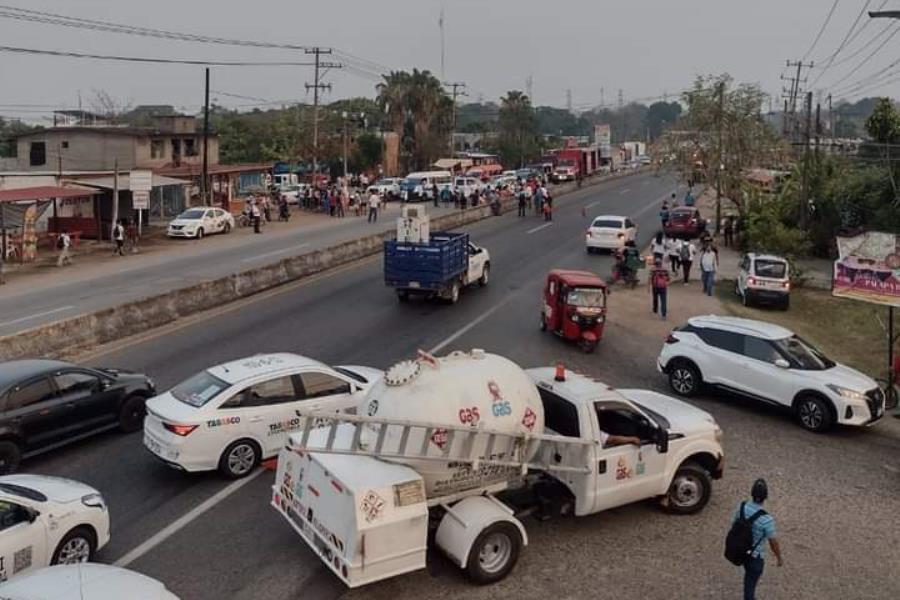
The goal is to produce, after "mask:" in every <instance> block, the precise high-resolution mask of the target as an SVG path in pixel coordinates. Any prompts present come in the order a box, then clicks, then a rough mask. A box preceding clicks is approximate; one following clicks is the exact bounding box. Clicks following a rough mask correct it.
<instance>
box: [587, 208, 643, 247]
mask: <svg viewBox="0 0 900 600" xmlns="http://www.w3.org/2000/svg"><path fill="white" fill-rule="evenodd" d="M636 239H637V226H636V225H635V224H634V223H633V222H632V221H631V219H629V218H628V217H618V216H614V215H603V216H600V217H597V218H595V219H594V220H593V221H592V222H591V226H590V227H588V230H587V232H585V234H584V244H585V246H586V247H587V251H588V252H589V253H590V252H593V251H595V250H616V249H618V248H623V247H624V246H625V242H630V241H632V242H633V241H635V240H636Z"/></svg>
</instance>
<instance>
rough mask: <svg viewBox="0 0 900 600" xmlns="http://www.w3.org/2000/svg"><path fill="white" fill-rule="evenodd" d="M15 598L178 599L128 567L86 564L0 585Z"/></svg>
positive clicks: (46, 570) (40, 571)
mask: <svg viewBox="0 0 900 600" xmlns="http://www.w3.org/2000/svg"><path fill="white" fill-rule="evenodd" d="M0 598H11V599H12V598H14V599H15V600H122V599H124V598H128V600H178V597H177V596H176V595H175V594H173V593H172V592H170V591H168V590H167V589H166V586H164V585H163V584H162V583H160V582H159V581H156V580H155V579H151V578H150V577H147V576H146V575H141V574H140V573H135V572H134V571H129V570H127V569H121V568H119V567H113V566H110V565H101V564H99V563H85V564H77V565H59V566H56V567H47V568H44V569H38V570H37V571H33V572H31V573H28V574H27V575H23V576H22V577H18V578H16V579H15V581H9V582H7V583H4V584H3V585H0Z"/></svg>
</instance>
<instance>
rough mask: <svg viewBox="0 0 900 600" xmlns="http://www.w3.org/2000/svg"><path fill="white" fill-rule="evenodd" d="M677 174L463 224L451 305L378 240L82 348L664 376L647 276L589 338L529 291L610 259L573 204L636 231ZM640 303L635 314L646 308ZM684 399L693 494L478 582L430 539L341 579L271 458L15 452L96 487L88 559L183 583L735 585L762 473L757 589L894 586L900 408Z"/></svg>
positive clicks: (316, 587)
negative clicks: (377, 578) (268, 465)
mask: <svg viewBox="0 0 900 600" xmlns="http://www.w3.org/2000/svg"><path fill="white" fill-rule="evenodd" d="M673 189H674V183H673V182H672V181H670V180H666V179H663V178H657V177H655V176H653V175H639V176H635V177H631V178H626V179H622V180H616V181H611V182H607V183H604V184H601V185H598V186H595V187H591V188H585V189H584V190H580V191H578V192H574V193H572V194H569V195H566V196H563V197H560V198H559V199H557V202H556V203H555V205H556V210H555V214H554V221H553V222H552V224H551V225H548V226H545V223H544V222H543V221H542V220H540V219H538V218H537V217H533V216H529V217H527V218H518V217H516V216H515V214H514V213H513V214H509V215H505V216H503V217H499V218H491V219H488V220H485V221H482V222H480V223H477V224H475V225H473V226H471V227H469V228H467V231H469V233H470V234H471V237H472V240H473V241H474V242H475V243H478V244H480V245H483V246H485V247H487V248H488V249H489V251H490V253H491V259H492V261H491V262H492V270H491V282H490V284H489V285H488V286H487V287H485V288H477V287H475V288H471V289H468V290H466V291H465V292H464V293H463V295H462V297H461V299H460V301H459V303H458V304H457V305H455V306H450V305H446V304H441V303H432V302H417V301H413V302H410V303H408V304H401V303H398V302H397V300H396V297H395V295H394V293H393V292H392V291H391V290H389V289H387V288H385V287H384V285H383V282H382V272H381V263H380V260H379V259H372V260H367V261H363V262H361V263H357V264H355V265H352V266H350V267H347V268H343V269H340V270H338V271H336V272H334V273H331V274H328V275H325V276H320V277H317V278H313V279H311V280H308V281H305V282H300V283H297V284H293V285H290V286H287V287H285V288H283V289H281V290H278V291H277V292H275V293H268V294H264V295H261V296H259V297H256V298H253V299H251V300H250V301H246V302H243V303H240V304H238V305H235V306H233V307H229V308H226V309H223V310H218V311H216V312H215V313H214V314H210V315H206V317H205V318H199V319H193V320H189V321H188V322H186V323H181V324H178V325H177V326H171V327H167V328H165V329H163V330H160V331H159V332H155V333H152V334H150V335H148V336H145V337H144V338H142V339H140V340H134V341H130V342H128V343H126V344H123V345H122V346H121V347H115V348H107V349H105V354H97V355H95V356H94V357H92V359H91V360H90V361H89V362H90V363H91V364H104V365H110V366H120V367H126V368H133V369H139V370H143V371H145V372H147V373H149V374H150V375H152V376H153V377H154V378H155V379H156V381H157V383H158V384H159V386H160V387H168V386H171V385H173V384H175V383H177V382H178V381H179V380H181V379H183V378H185V377H187V376H189V375H191V374H193V373H195V372H197V371H199V370H201V369H203V368H205V367H207V366H210V365H213V364H216V363H220V362H223V361H226V360H231V359H235V358H239V357H242V356H246V355H250V354H254V353H258V352H268V351H291V352H296V353H300V354H306V355H309V356H312V357H315V358H318V359H320V360H322V361H324V362H328V363H335V364H363V365H371V366H375V367H380V368H387V367H388V366H390V365H391V364H393V363H394V362H396V361H397V360H399V359H402V358H407V357H410V356H412V355H413V354H414V353H415V351H416V350H417V349H419V348H422V349H426V350H432V351H436V352H440V353H443V352H448V351H451V350H454V349H470V348H473V347H480V348H485V349H487V350H488V351H492V352H496V353H499V354H502V355H505V356H508V357H509V358H511V359H513V360H515V361H516V362H518V363H519V364H521V365H523V366H526V367H531V366H538V365H548V364H551V363H553V362H554V361H556V360H563V361H565V362H566V363H567V364H569V365H570V366H572V367H573V368H577V369H579V370H581V371H583V372H587V373H589V374H591V375H594V376H597V377H599V378H601V379H603V380H605V381H607V382H608V383H610V384H613V385H618V386H630V387H653V388H658V389H665V387H664V386H665V382H664V380H663V379H662V378H661V377H660V376H659V375H658V374H657V373H656V371H655V367H654V360H655V357H656V355H657V353H658V351H659V347H660V344H661V343H662V336H661V335H657V334H656V333H653V334H649V335H648V334H647V333H646V332H645V331H644V330H643V329H641V327H638V326H637V324H636V322H635V321H633V320H634V319H637V320H640V319H643V318H644V316H635V315H637V314H638V313H640V311H639V310H638V308H637V307H638V306H639V305H641V306H644V304H643V303H649V294H647V292H646V290H634V291H631V292H626V291H620V290H616V291H615V292H614V293H613V302H615V304H613V305H612V308H611V314H610V321H611V322H612V323H611V324H610V326H608V328H607V334H606V335H605V337H604V339H603V340H602V341H601V343H600V346H599V347H598V349H597V351H596V353H595V354H592V355H584V354H582V353H581V352H580V351H579V350H578V349H577V348H576V347H575V346H574V345H571V344H567V343H565V342H563V341H562V340H560V339H558V338H556V337H554V336H552V335H550V334H546V333H541V332H540V331H539V330H538V317H539V312H538V310H539V300H540V289H541V285H542V282H543V276H544V275H545V273H546V272H547V271H548V270H549V269H551V268H554V267H570V268H590V269H592V270H594V271H595V272H597V273H600V274H601V275H606V274H608V273H609V269H610V266H611V260H610V258H609V257H606V256H598V255H588V254H586V253H585V249H584V240H583V234H584V229H585V227H586V226H587V222H588V218H586V217H584V216H582V210H583V209H584V210H585V211H586V213H587V215H588V217H590V216H596V215H599V214H622V215H628V216H630V217H631V218H632V219H633V220H635V221H636V222H637V224H638V227H639V242H640V243H639V245H640V246H643V245H644V244H646V243H647V242H648V241H649V239H650V237H651V236H652V235H653V233H654V232H655V231H656V225H657V223H658V221H657V212H658V209H659V205H660V203H661V201H662V199H663V198H664V197H667V196H668V195H669V193H671V192H672V191H673ZM687 289H689V288H685V290H687ZM676 291H678V292H679V293H686V292H682V290H676ZM694 293H696V294H698V295H699V293H698V292H696V290H694ZM616 306H619V307H621V308H620V309H616ZM646 306H647V309H646V312H643V313H640V314H641V315H645V316H646V318H647V319H650V318H651V317H652V315H650V314H649V304H647V305H646ZM616 310H620V313H619V314H617V312H616ZM627 314H630V315H631V316H627ZM626 317H627V318H626ZM628 319H632V321H629V320H628ZM617 320H618V321H617ZM656 325H657V326H662V324H661V323H656ZM693 402H695V403H696V404H697V405H699V406H700V407H702V408H704V409H705V410H708V411H710V412H711V413H713V414H714V415H715V417H716V418H717V420H718V421H719V422H720V424H721V425H722V427H723V429H724V430H725V435H726V442H725V443H726V454H727V466H726V476H725V478H724V479H723V480H721V481H720V482H717V483H716V485H715V487H714V491H713V498H712V500H711V502H710V504H709V506H708V507H707V508H706V510H704V511H703V512H701V513H700V514H698V515H694V516H691V517H675V516H670V515H667V514H665V513H662V512H661V511H659V510H658V509H657V508H656V506H655V505H654V504H653V503H650V502H647V503H640V504H636V505H631V506H627V507H622V508H619V509H615V510H612V511H608V512H606V513H602V514H600V515H594V516H591V517H584V518H580V519H577V520H576V519H562V520H558V521H552V522H546V523H537V522H534V521H527V522H526V527H527V528H528V532H529V537H530V545H529V546H528V547H527V548H526V549H525V551H524V552H523V556H522V558H521V559H520V561H519V564H518V566H517V567H516V570H515V571H514V572H513V574H512V575H511V576H510V577H509V578H507V579H506V580H504V581H503V582H501V583H499V584H497V585H494V586H490V587H485V588H479V587H474V586H472V585H470V584H469V583H468V581H467V580H466V579H465V578H464V577H463V576H462V575H461V573H460V572H459V571H458V570H457V569H456V568H455V567H454V566H452V565H451V564H450V563H449V562H448V561H447V560H446V559H444V558H443V557H442V556H440V555H439V554H437V553H432V556H431V557H430V563H429V569H428V570H427V571H422V572H419V573H414V574H409V575H405V576H401V577H397V578H394V579H392V580H389V581H385V582H381V583H377V584H374V585H371V586H367V587H365V588H362V589H360V590H353V591H350V590H347V589H346V588H344V587H343V585H342V584H341V583H340V582H339V581H338V580H337V579H336V578H334V577H333V576H332V575H331V573H330V571H328V570H327V569H326V568H325V567H324V566H322V565H321V564H320V561H319V559H318V558H317V557H316V556H315V555H313V554H312V552H310V551H309V550H308V549H307V548H306V546H305V544H304V543H303V541H302V540H301V539H300V538H299V537H298V536H297V535H295V534H294V533H293V530H292V529H291V528H290V527H289V526H288V524H287V523H285V522H283V521H282V519H281V517H280V516H279V515H277V514H276V513H275V512H274V510H272V509H271V508H269V506H268V500H269V494H270V489H269V488H270V486H271V484H272V482H273V478H274V477H273V473H272V472H270V471H262V470H261V471H259V472H258V473H255V474H254V475H253V476H251V478H249V479H245V480H243V481H239V482H236V483H231V482H225V481H223V480H221V479H220V478H219V477H218V476H217V475H216V474H200V475H197V474H185V473H180V472H177V471H175V470H172V469H170V468H168V467H166V466H164V465H162V464H160V463H159V462H157V461H156V460H155V459H154V458H153V457H151V456H150V455H149V453H147V452H146V451H145V450H144V449H143V446H142V443H141V434H134V435H120V434H117V433H108V434H103V435H101V436H99V437H95V438H92V439H88V440H85V441H83V442H80V443H78V444H76V445H72V446H68V447H66V448H63V449H59V450H56V451H54V452H51V453H48V454H46V455H43V456H41V457H37V458H34V459H31V460H30V461H27V462H26V463H25V464H24V466H23V467H24V470H26V471H29V472H40V473H47V474H53V475H61V476H66V477H71V478H73V479H77V480H81V481H85V482H87V483H89V484H91V485H94V486H96V487H97V488H98V489H100V490H101V491H102V492H103V493H104V495H105V496H106V498H107V500H108V502H109V505H110V510H111V516H112V527H113V529H112V542H111V543H110V545H109V546H108V547H107V548H106V549H104V550H103V552H102V553H101V555H100V559H101V560H102V561H104V562H111V563H114V562H119V563H120V564H127V566H129V567H130V568H134V569H136V570H138V571H141V572H143V573H146V574H148V575H150V576H152V577H156V578H158V579H160V580H162V581H164V582H165V583H166V584H167V585H168V586H169V588H170V589H172V590H173V591H174V592H175V593H177V594H178V595H179V596H181V597H182V598H185V599H190V600H204V599H220V598H234V599H250V598H266V599H270V600H278V599H293V598H303V599H304V600H306V599H309V600H318V599H337V598H348V599H357V598H360V599H362V598H365V599H366V600H370V599H382V598H383V599H385V600H388V599H390V600H395V599H397V598H510V597H518V598H548V597H555V598H558V599H560V600H562V599H566V598H638V597H640V598H661V599H662V598H665V599H667V600H668V599H677V598H724V597H732V598H733V597H738V596H739V591H740V573H739V571H738V570H737V569H736V568H734V567H731V566H730V565H728V564H727V563H726V562H725V560H724V558H722V547H723V540H724V534H725V530H726V528H727V525H728V521H729V518H730V515H731V513H732V511H733V510H734V507H735V505H736V503H737V502H738V501H739V500H740V499H741V498H742V496H743V495H744V494H746V492H747V490H749V487H750V483H751V482H752V480H753V479H754V478H755V477H757V476H760V475H762V476H765V477H767V478H768V479H769V482H770V486H771V488H772V497H771V501H770V504H771V506H770V510H771V511H772V512H773V514H775V516H776V519H777V520H778V521H777V522H778V526H779V535H780V536H781V538H782V547H783V548H784V552H785V556H786V561H787V566H785V567H784V568H783V569H781V570H779V569H777V568H776V567H775V566H774V564H772V563H770V564H768V565H767V567H766V573H765V574H764V576H763V582H762V584H761V587H760V595H761V596H763V597H778V598H786V597H792V598H889V597H898V595H900V579H898V578H897V577H896V573H894V571H895V570H896V568H897V565H900V549H898V547H897V541H898V538H900V536H898V533H897V532H898V531H900V528H898V526H897V524H896V523H897V517H898V514H900V511H898V508H900V503H898V500H897V488H898V483H900V476H898V471H897V469H896V467H897V466H898V461H897V456H898V450H900V428H898V427H896V422H893V420H892V422H891V423H884V424H880V425H878V426H877V427H875V428H871V429H868V430H846V431H845V430H839V431H838V432H836V433H834V434H831V435H827V436H819V435H813V434H808V433H806V432H803V431H801V430H800V429H799V428H798V427H797V426H796V425H795V424H793V423H792V422H791V421H790V419H788V418H786V417H785V416H784V415H782V414H780V413H778V412H776V411H772V410H770V409H766V408H764V407H760V406H756V405H751V404H748V403H747V402H746V401H738V400H735V399H721V398H719V399H711V398H700V399H697V400H695V401H693Z"/></svg>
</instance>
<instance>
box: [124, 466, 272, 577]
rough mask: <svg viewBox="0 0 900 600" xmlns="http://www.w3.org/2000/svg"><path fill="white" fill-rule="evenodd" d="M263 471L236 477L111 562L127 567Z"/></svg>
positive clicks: (263, 470) (257, 470)
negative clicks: (240, 477)
mask: <svg viewBox="0 0 900 600" xmlns="http://www.w3.org/2000/svg"><path fill="white" fill-rule="evenodd" d="M265 472H266V470H265V469H262V468H257V469H256V471H254V472H253V473H250V474H249V475H247V476H246V477H244V478H243V479H238V480H237V481H235V482H233V483H231V484H229V485H227V486H226V487H224V488H222V489H221V490H219V491H218V492H217V493H215V494H213V495H212V496H210V497H209V498H207V499H206V500H204V501H203V502H201V503H200V504H198V505H197V506H195V507H194V508H193V509H191V510H190V511H189V512H187V513H185V514H184V515H182V516H181V517H179V518H178V519H175V520H174V521H172V522H171V523H170V524H169V525H167V526H166V527H164V528H163V529H160V530H159V531H158V532H157V533H156V534H155V535H153V536H151V537H149V538H148V539H147V540H145V541H144V542H143V543H141V544H140V545H138V546H137V547H135V548H133V549H132V550H130V551H129V552H128V553H127V554H125V555H124V556H123V557H122V558H120V559H119V560H117V561H116V562H115V563H113V564H114V565H115V566H117V567H127V566H128V565H130V564H131V563H133V562H134V561H136V560H137V559H139V558H140V557H142V556H144V555H145V554H147V553H148V552H150V551H151V550H153V549H154V548H156V547H157V546H159V545H160V544H162V543H163V542H164V541H166V540H167V539H169V538H170V537H172V536H173V535H175V534H176V533H178V532H179V531H181V530H182V529H184V528H185V527H187V526H188V525H190V524H191V523H192V522H193V521H194V520H195V519H197V518H198V517H200V516H201V515H203V513H205V512H207V511H209V510H210V509H211V508H213V507H214V506H216V505H217V504H219V503H220V502H222V501H223V500H225V499H226V498H228V497H229V496H230V495H232V494H233V493H235V492H236V491H238V490H239V489H241V488H242V487H244V486H245V485H247V484H248V483H250V482H251V481H253V480H254V479H256V478H257V477H259V476H260V475H262V474H263V473H265Z"/></svg>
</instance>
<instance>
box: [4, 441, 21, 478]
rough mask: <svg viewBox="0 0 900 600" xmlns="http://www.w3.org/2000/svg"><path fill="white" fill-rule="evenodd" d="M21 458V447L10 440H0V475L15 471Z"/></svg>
mask: <svg viewBox="0 0 900 600" xmlns="http://www.w3.org/2000/svg"><path fill="white" fill-rule="evenodd" d="M20 460H22V449H21V448H19V445H18V444H17V443H15V442H12V441H10V440H2V441H0V475H8V474H10V473H15V472H16V470H17V469H18V468H19V461H20Z"/></svg>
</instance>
